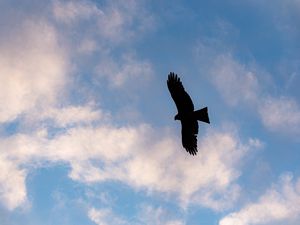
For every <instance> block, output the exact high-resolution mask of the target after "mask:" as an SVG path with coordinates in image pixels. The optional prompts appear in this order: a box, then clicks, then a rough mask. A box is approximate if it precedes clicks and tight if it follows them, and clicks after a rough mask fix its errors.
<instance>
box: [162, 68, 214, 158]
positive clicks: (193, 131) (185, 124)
mask: <svg viewBox="0 0 300 225" xmlns="http://www.w3.org/2000/svg"><path fill="white" fill-rule="evenodd" d="M167 85H168V89H169V91H170V94H171V96H172V98H173V100H174V102H175V104H176V107H177V111H178V113H177V114H176V115H175V117H174V120H180V122H181V140H182V146H183V147H184V148H185V149H186V151H187V152H188V153H190V154H191V155H196V154H197V152H198V150H197V134H198V127H199V126H198V121H202V122H205V123H208V124H210V121H209V116H208V109H207V107H204V108H202V109H199V110H196V111H194V104H193V101H192V99H191V97H190V96H189V94H188V93H187V92H186V91H185V89H184V87H183V85H182V82H181V80H180V78H179V76H177V74H175V73H174V72H170V73H169V75H168V80H167Z"/></svg>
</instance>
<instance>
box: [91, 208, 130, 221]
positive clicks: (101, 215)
mask: <svg viewBox="0 0 300 225" xmlns="http://www.w3.org/2000/svg"><path fill="white" fill-rule="evenodd" d="M88 216H89V218H90V219H91V220H92V221H93V222H94V223H96V224H98V225H109V224H116V225H121V224H128V223H126V222H125V220H123V219H121V218H119V217H117V215H115V214H114V213H113V212H112V210H111V209H109V208H103V209H95V208H91V209H90V210H89V212H88Z"/></svg>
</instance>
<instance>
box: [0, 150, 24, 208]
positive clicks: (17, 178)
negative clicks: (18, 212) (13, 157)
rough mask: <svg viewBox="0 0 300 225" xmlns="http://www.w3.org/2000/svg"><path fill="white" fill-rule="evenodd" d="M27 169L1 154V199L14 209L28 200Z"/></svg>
mask: <svg viewBox="0 0 300 225" xmlns="http://www.w3.org/2000/svg"><path fill="white" fill-rule="evenodd" d="M25 176H26V171H25V170H24V169H20V168H17V166H16V165H15V164H14V162H13V161H10V160H7V159H4V156H3V155H2V154H0V201H1V202H2V203H3V204H4V205H5V206H6V207H7V209H9V210H12V209H14V208H16V207H18V206H20V205H21V204H23V203H24V202H25V201H26V186H25Z"/></svg>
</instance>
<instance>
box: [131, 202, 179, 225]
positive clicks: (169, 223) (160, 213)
mask: <svg viewBox="0 0 300 225" xmlns="http://www.w3.org/2000/svg"><path fill="white" fill-rule="evenodd" d="M178 217H179V216H178V215H175V213H172V212H170V211H169V210H166V209H164V208H162V207H153V206H151V205H142V206H141V207H140V212H139V215H138V220H139V223H137V224H144V225H151V224H157V225H184V224H185V222H184V221H183V220H181V219H178Z"/></svg>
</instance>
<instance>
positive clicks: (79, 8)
mask: <svg viewBox="0 0 300 225" xmlns="http://www.w3.org/2000/svg"><path fill="white" fill-rule="evenodd" d="M53 14H54V17H55V18H56V19H57V20H59V21H60V22H63V23H67V24H69V23H72V22H76V21H78V20H82V19H89V18H90V17H92V16H101V15H102V14H103V12H102V11H101V10H100V9H99V8H98V7H97V6H96V5H95V4H93V3H92V2H89V1H59V0H55V1H53Z"/></svg>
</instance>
